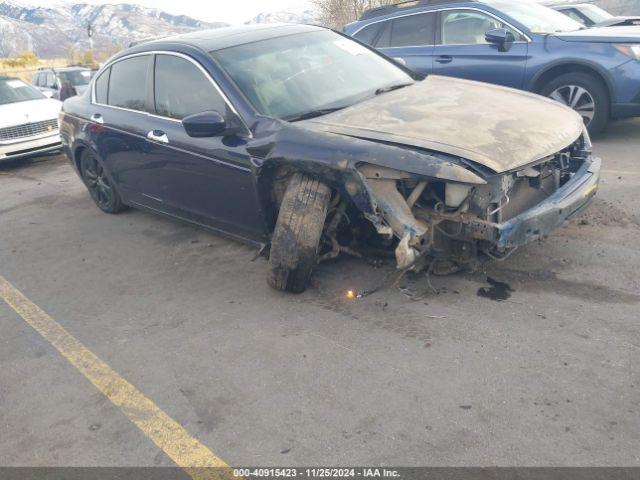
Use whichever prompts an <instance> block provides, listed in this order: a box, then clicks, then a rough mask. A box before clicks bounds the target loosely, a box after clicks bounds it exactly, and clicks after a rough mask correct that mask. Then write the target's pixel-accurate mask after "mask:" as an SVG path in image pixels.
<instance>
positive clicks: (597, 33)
mask: <svg viewBox="0 0 640 480" xmlns="http://www.w3.org/2000/svg"><path fill="white" fill-rule="evenodd" d="M554 37H555V38H558V39H560V40H564V41H565V42H591V43H640V29H639V28H638V27H637V26H635V25H627V26H621V27H593V28H585V29H584V30H576V31H575V32H565V33H556V34H555V35H554Z"/></svg>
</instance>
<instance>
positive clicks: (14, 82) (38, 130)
mask: <svg viewBox="0 0 640 480" xmlns="http://www.w3.org/2000/svg"><path fill="white" fill-rule="evenodd" d="M61 106H62V103H61V102H59V101H58V100H53V99H50V98H46V97H45V96H44V95H43V94H42V93H41V92H39V91H38V90H37V89H36V88H34V87H32V86H31V85H29V84H27V83H25V82H23V81H22V80H20V79H18V78H12V77H0V162H2V161H3V160H9V159H15V158H20V157H27V156H32V155H36V154H40V153H45V152H51V151H54V150H59V149H60V147H61V143H60V130H59V126H58V114H59V113H60V108H61Z"/></svg>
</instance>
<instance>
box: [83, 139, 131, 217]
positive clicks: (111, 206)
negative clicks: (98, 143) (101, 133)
mask: <svg viewBox="0 0 640 480" xmlns="http://www.w3.org/2000/svg"><path fill="white" fill-rule="evenodd" d="M79 167H80V168H79V170H80V176H81V177H82V181H83V182H84V184H85V186H86V187H87V190H89V193H90V194H91V198H92V199H93V201H94V202H95V204H96V205H97V206H98V208H99V209H100V210H102V211H103V212H106V213H120V212H122V211H123V210H126V209H127V207H126V206H125V205H124V204H123V203H122V199H121V198H120V195H119V194H118V192H117V191H116V189H115V187H114V186H113V185H112V184H111V181H110V180H109V178H108V177H107V174H106V172H105V170H104V167H103V166H102V163H100V160H98V158H97V157H96V156H95V155H94V154H93V152H91V150H84V151H83V152H82V155H81V156H80V165H79Z"/></svg>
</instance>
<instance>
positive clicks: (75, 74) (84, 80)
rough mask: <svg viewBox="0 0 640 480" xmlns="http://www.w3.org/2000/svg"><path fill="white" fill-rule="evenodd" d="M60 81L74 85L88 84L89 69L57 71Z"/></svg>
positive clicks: (89, 77)
mask: <svg viewBox="0 0 640 480" xmlns="http://www.w3.org/2000/svg"><path fill="white" fill-rule="evenodd" d="M58 76H59V77H60V81H61V82H65V81H67V82H69V83H71V85H73V86H74V87H75V86H77V85H88V84H89V81H90V80H91V71H90V70H71V71H68V72H58Z"/></svg>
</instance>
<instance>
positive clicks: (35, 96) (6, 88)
mask: <svg viewBox="0 0 640 480" xmlns="http://www.w3.org/2000/svg"><path fill="white" fill-rule="evenodd" d="M43 98H45V97H44V95H42V93H40V92H39V91H38V90H36V89H35V88H33V87H32V86H31V85H28V84H26V83H24V82H23V81H22V80H18V79H17V78H2V79H0V105H6V104H7V103H17V102H26V101H29V100H40V99H43Z"/></svg>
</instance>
